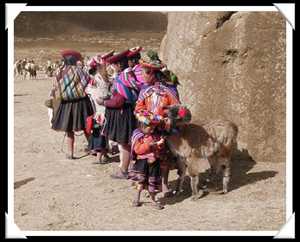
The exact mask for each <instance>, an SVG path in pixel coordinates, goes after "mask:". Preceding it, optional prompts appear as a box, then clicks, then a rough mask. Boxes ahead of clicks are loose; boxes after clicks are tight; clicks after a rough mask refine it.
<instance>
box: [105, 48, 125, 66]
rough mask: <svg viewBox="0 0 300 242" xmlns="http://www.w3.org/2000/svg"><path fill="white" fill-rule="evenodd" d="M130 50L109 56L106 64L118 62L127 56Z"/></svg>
mask: <svg viewBox="0 0 300 242" xmlns="http://www.w3.org/2000/svg"><path fill="white" fill-rule="evenodd" d="M129 51H130V50H125V51H123V52H121V53H120V54H117V55H114V56H111V57H109V58H107V59H106V62H108V63H109V64H112V63H115V62H117V61H118V60H120V59H121V58H122V57H124V56H127V54H128V53H129Z"/></svg>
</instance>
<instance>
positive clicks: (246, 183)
mask: <svg viewBox="0 0 300 242" xmlns="http://www.w3.org/2000/svg"><path fill="white" fill-rule="evenodd" d="M52 81H53V78H45V77H44V74H43V73H41V72H38V78H37V80H36V81H30V80H23V76H19V77H16V78H15V82H14V115H15V119H14V129H15V134H14V142H15V143H14V151H15V153H14V156H15V160H14V181H15V184H14V185H15V187H14V218H15V223H16V224H17V226H18V227H19V228H20V229H21V230H23V231H43V230H58V231H60V230H74V231H78V230H82V231H86V230H92V231H104V230H105V231H106V230H108V231H110V230H112V231H113V230H117V231H122V230H124V231H144V230H151V231H152V230H155V231H171V230H174V231H257V230H258V231H272V230H274V231H278V230H279V229H280V228H281V227H282V225H283V224H284V223H285V219H286V216H285V213H286V199H285V195H286V188H285V184H286V182H285V181H286V176H285V170H286V169H285V163H279V164H274V163H267V162H260V161H254V160H252V159H251V157H250V156H249V155H248V154H247V152H246V151H238V152H237V153H236V154H235V155H234V156H233V159H232V169H231V170H232V177H231V180H230V186H229V187H230V191H229V193H228V194H227V195H220V193H221V177H216V179H215V180H213V181H212V182H211V183H210V184H209V185H208V188H207V190H206V191H202V190H200V192H199V199H198V200H197V201H196V202H194V201H192V200H191V199H190V195H191V189H190V186H189V178H188V177H186V179H185V182H184V186H183V192H182V193H181V194H180V196H178V197H171V198H163V197H162V195H161V194H158V195H157V200H158V201H159V202H160V203H162V204H164V205H165V209H164V210H163V211H156V210H153V209H152V208H151V206H150V203H149V198H147V197H146V196H142V200H141V202H142V206H141V207H138V208H133V207H132V206H131V200H132V194H133V190H132V189H131V188H130V187H129V186H128V181H125V180H113V179H111V178H110V177H109V175H110V174H112V173H113V172H115V171H116V170H118V164H119V163H118V162H119V161H118V157H114V158H113V159H112V162H111V163H109V164H106V165H92V164H91V162H92V161H94V160H95V157H94V156H90V155H86V153H85V152H84V147H85V145H86V144H87V143H86V141H85V140H84V138H83V136H79V137H76V141H75V142H76V143H75V149H76V153H75V156H76V157H77V158H78V159H75V160H66V159H64V157H65V154H64V153H63V151H64V152H65V151H66V150H67V145H66V141H65V142H64V143H63V139H64V134H63V133H59V132H56V131H53V130H51V129H50V125H49V122H48V116H47V109H46V107H45V105H44V102H45V100H46V99H47V98H48V97H49V90H50V87H51V84H52ZM62 144H63V145H62ZM207 168H208V166H207V164H206V163H205V162H204V163H202V164H201V167H200V170H199V172H200V179H201V180H203V179H204V177H205V172H207V171H206V169H207ZM176 178H177V176H176V171H175V170H174V171H172V172H171V174H170V187H171V188H173V189H175V185H176Z"/></svg>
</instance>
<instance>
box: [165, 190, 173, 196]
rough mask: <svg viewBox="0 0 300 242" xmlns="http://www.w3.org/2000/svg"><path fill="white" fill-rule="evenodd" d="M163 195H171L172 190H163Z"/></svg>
mask: <svg viewBox="0 0 300 242" xmlns="http://www.w3.org/2000/svg"><path fill="white" fill-rule="evenodd" d="M163 194H164V197H171V196H172V195H173V192H172V190H170V189H168V190H167V191H164V192H163Z"/></svg>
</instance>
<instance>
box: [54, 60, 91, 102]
mask: <svg viewBox="0 0 300 242" xmlns="http://www.w3.org/2000/svg"><path fill="white" fill-rule="evenodd" d="M88 81H89V77H88V75H87V73H86V72H85V71H84V70H83V69H82V68H81V67H79V66H78V67H75V66H72V67H71V68H70V69H69V70H68V72H67V73H66V74H65V75H64V76H63V77H62V78H60V79H58V77H57V78H56V79H55V82H54V83H53V89H52V91H51V96H53V97H55V98H57V99H60V100H64V101H72V100H75V99H80V98H83V97H85V95H86V93H85V91H84V89H85V87H86V86H87V84H88Z"/></svg>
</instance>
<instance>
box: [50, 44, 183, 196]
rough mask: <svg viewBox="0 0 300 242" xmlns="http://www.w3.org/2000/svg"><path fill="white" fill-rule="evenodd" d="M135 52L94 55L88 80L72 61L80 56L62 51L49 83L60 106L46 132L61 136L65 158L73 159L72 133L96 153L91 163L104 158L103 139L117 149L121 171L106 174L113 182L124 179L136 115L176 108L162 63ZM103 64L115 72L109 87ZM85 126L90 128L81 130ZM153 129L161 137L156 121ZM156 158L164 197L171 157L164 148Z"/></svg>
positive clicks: (174, 91) (174, 92) (175, 95)
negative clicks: (60, 64) (60, 62)
mask: <svg viewBox="0 0 300 242" xmlns="http://www.w3.org/2000/svg"><path fill="white" fill-rule="evenodd" d="M141 50H142V47H136V48H133V49H130V50H126V51H123V52H121V53H119V54H116V55H114V51H112V52H110V53H108V54H107V55H104V56H100V55H99V54H98V55H96V56H95V57H94V58H92V60H91V61H90V62H89V63H87V65H88V67H89V74H90V75H92V76H93V78H90V77H89V75H88V74H87V73H86V72H85V71H84V70H83V69H82V68H81V67H80V66H76V62H77V61H81V59H82V57H81V54H80V53H78V52H75V51H69V50H68V51H63V52H62V53H61V55H62V58H63V68H62V71H61V72H60V73H59V75H58V76H57V77H56V80H55V82H54V83H53V89H52V96H53V97H54V98H58V99H60V100H61V104H60V106H59V108H58V110H57V113H56V116H55V118H54V121H53V125H52V129H54V130H58V131H64V132H66V133H67V140H68V154H67V158H68V159H73V158H74V132H76V131H80V130H82V131H83V132H84V134H85V136H86V138H87V140H88V143H89V145H88V147H89V149H91V150H95V151H97V160H96V162H95V163H101V162H102V160H103V159H104V160H107V159H108V158H109V156H108V155H107V153H106V151H107V149H108V140H111V141H114V142H117V143H118V145H119V147H121V149H120V150H121V153H122V155H120V157H121V158H122V162H121V164H122V166H121V169H120V171H118V172H116V173H115V174H112V175H111V177H112V178H116V179H128V178H129V177H130V171H129V170H130V160H131V156H132V146H131V145H132V134H133V132H134V131H135V129H136V128H137V119H138V117H140V114H141V113H143V112H145V111H149V112H150V113H153V114H154V115H158V113H159V112H161V107H162V106H168V105H171V104H176V103H179V95H178V92H177V89H176V87H175V86H174V85H172V83H171V82H170V81H169V80H168V77H167V76H166V74H165V73H164V72H163V71H162V69H163V68H164V67H165V64H164V63H163V62H161V61H152V60H147V61H146V60H142V59H141V54H140V51H141ZM108 64H109V65H111V66H112V67H113V69H114V70H115V73H114V78H113V81H112V83H110V81H109V78H108V74H107V72H106V68H107V65H108ZM95 90H97V91H95ZM87 94H89V95H87ZM89 97H90V98H89ZM159 115H162V114H159ZM89 117H92V118H91V120H90V121H91V122H87V120H89ZM89 124H93V126H92V128H89V129H87V125H89ZM91 130H92V131H93V132H91ZM156 130H157V132H158V134H159V133H160V132H161V134H162V132H164V123H163V122H160V123H159V125H158V126H157V127H156ZM162 153H164V155H163V157H164V158H161V160H160V167H161V174H162V191H163V194H164V196H170V195H171V194H172V193H171V191H170V190H169V188H168V176H169V169H170V167H171V165H170V164H169V163H168V160H170V159H171V156H172V155H171V154H169V151H168V149H167V146H166V148H165V149H164V151H163V152H162ZM103 157H104V158H103Z"/></svg>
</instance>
